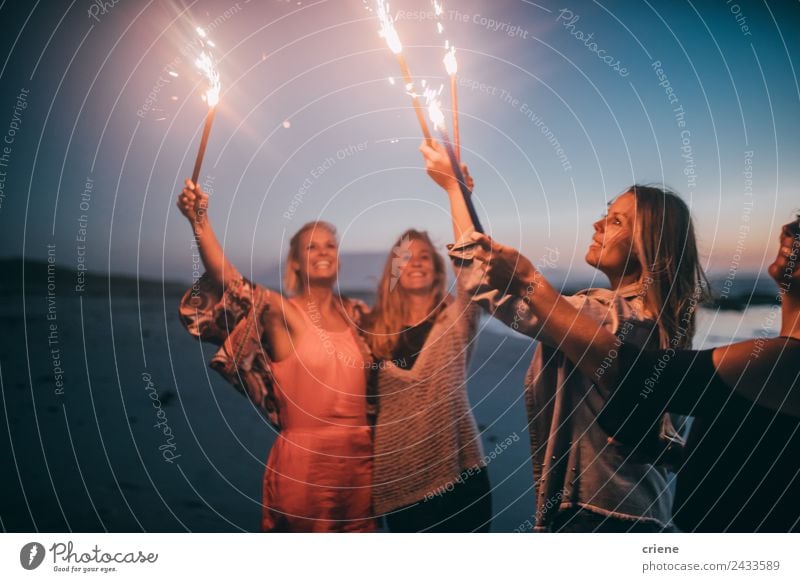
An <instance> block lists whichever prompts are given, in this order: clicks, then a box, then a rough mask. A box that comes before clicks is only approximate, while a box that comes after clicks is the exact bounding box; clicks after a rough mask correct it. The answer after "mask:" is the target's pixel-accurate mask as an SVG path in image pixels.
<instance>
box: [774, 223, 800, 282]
mask: <svg viewBox="0 0 800 582" xmlns="http://www.w3.org/2000/svg"><path fill="white" fill-rule="evenodd" d="M779 238H780V243H781V246H780V249H778V256H777V257H776V258H775V261H773V263H772V264H771V265H770V266H769V269H768V270H769V276H770V277H772V278H773V279H774V280H775V282H776V283H777V284H778V285H780V286H781V287H783V288H787V285H790V286H789V288H788V290H789V292H791V293H792V294H793V295H798V294H800V227H798V225H797V223H796V222H790V223H789V224H785V225H784V226H783V228H782V229H781V234H780V237H779Z"/></svg>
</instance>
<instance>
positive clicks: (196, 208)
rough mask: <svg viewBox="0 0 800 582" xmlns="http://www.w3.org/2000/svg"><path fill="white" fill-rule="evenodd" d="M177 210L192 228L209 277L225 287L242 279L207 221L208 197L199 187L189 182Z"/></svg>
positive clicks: (182, 193)
mask: <svg viewBox="0 0 800 582" xmlns="http://www.w3.org/2000/svg"><path fill="white" fill-rule="evenodd" d="M178 208H179V209H180V211H181V213H182V214H183V215H184V216H185V217H186V218H187V219H188V220H189V223H190V224H191V225H192V231H193V232H194V238H195V241H196V242H197V247H198V250H199V251H200V258H201V259H202V260H203V265H204V266H205V268H206V272H207V273H208V275H209V277H211V279H212V280H213V281H214V282H216V283H218V284H219V285H222V286H223V287H227V286H228V285H229V284H231V283H232V282H233V281H235V280H237V279H239V278H241V274H240V273H239V271H238V270H237V269H236V267H234V266H233V264H231V263H230V261H228V259H227V258H226V257H225V253H224V251H223V250H222V245H221V244H219V240H217V236H216V235H215V234H214V229H213V228H212V227H211V220H210V219H209V217H208V194H206V193H205V192H203V190H202V189H201V188H200V186H199V185H195V184H193V183H192V181H191V180H186V184H185V186H184V188H183V191H182V192H181V194H180V195H179V196H178Z"/></svg>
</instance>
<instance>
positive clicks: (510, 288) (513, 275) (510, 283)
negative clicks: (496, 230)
mask: <svg viewBox="0 0 800 582" xmlns="http://www.w3.org/2000/svg"><path fill="white" fill-rule="evenodd" d="M472 240H473V241H475V243H476V244H477V245H478V248H477V249H476V251H475V258H476V259H478V260H479V261H483V262H484V263H486V274H485V281H486V283H487V284H488V285H489V286H491V287H493V288H494V289H499V290H500V291H503V292H506V293H509V294H511V295H517V296H519V297H523V298H525V299H530V296H531V295H533V293H534V292H535V290H536V287H537V286H538V285H539V280H540V277H541V275H540V274H539V271H538V270H537V269H536V267H534V266H533V263H531V262H530V261H529V260H528V259H527V258H526V257H524V256H523V255H522V254H520V252H519V251H518V250H516V249H514V248H512V247H507V246H505V245H502V244H500V243H498V242H497V241H495V240H493V239H492V238H491V237H489V236H487V235H485V234H481V233H477V232H476V233H473V234H472Z"/></svg>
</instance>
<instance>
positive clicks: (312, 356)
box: [180, 274, 376, 532]
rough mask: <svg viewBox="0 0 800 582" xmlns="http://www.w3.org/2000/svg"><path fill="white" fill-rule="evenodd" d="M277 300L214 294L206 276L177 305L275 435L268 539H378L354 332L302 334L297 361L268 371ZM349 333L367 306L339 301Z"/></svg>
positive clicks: (246, 284) (254, 293) (244, 291)
mask: <svg viewBox="0 0 800 582" xmlns="http://www.w3.org/2000/svg"><path fill="white" fill-rule="evenodd" d="M285 300H286V299H285V298H283V297H281V296H280V295H279V294H277V293H275V292H273V291H270V290H269V289H266V288H264V287H261V286H260V285H255V284H253V283H251V282H250V281H248V280H247V279H245V278H243V277H242V278H239V279H237V280H235V281H232V282H230V283H229V284H228V285H227V286H226V287H225V288H222V287H220V286H219V285H217V284H216V283H214V282H213V280H212V279H211V278H210V277H209V276H208V275H207V274H204V275H203V276H202V277H201V278H200V279H199V280H198V281H197V282H196V283H195V285H193V286H192V288H191V289H189V290H187V292H186V293H185V294H184V296H183V298H182V300H181V303H180V318H181V322H182V323H183V325H184V326H185V327H186V329H187V331H188V332H189V333H190V334H192V335H194V336H196V337H198V338H199V339H201V340H203V341H207V342H210V343H213V344H217V345H218V346H219V349H218V350H217V352H216V353H215V354H214V356H213V357H212V358H211V362H210V365H211V367H212V368H213V369H214V370H216V371H217V372H218V373H219V374H220V375H221V376H222V377H223V378H225V379H226V380H227V381H228V382H230V384H231V385H232V386H234V387H235V388H236V389H237V390H238V391H240V392H241V393H242V394H244V395H245V396H247V397H248V398H249V399H250V401H251V402H253V404H254V405H255V406H257V407H258V408H259V409H260V410H261V411H262V412H263V413H264V415H265V416H266V418H267V420H269V422H270V423H271V424H272V425H273V426H274V427H275V428H276V430H277V431H278V438H277V439H276V441H275V443H274V445H273V447H272V450H271V451H270V454H269V458H268V459H267V464H266V471H265V473H264V485H263V513H262V521H261V525H262V529H263V530H264V531H284V532H309V531H311V532H316V531H325V532H331V531H374V530H375V529H376V522H375V520H374V519H373V517H372V516H373V512H372V438H371V429H370V426H369V423H368V411H370V413H371V414H374V410H373V408H374V405H373V404H370V402H369V399H368V398H367V373H368V370H367V365H368V363H369V362H368V361H367V360H365V355H364V352H362V351H361V349H360V346H361V344H360V343H359V340H358V339H357V338H356V336H355V332H354V331H351V330H348V331H344V332H329V331H327V330H324V329H322V328H321V327H319V326H318V325H316V324H315V323H314V321H312V319H311V317H310V316H309V315H308V313H307V312H306V310H305V309H304V306H303V305H302V304H301V303H300V302H299V300H294V301H295V305H297V306H298V307H299V308H300V312H301V313H303V314H304V316H305V317H306V320H307V323H308V327H307V330H306V332H305V333H304V334H302V336H301V337H300V338H299V339H298V340H297V343H296V345H295V346H294V348H295V350H294V353H293V354H292V355H291V356H290V357H288V358H286V359H285V360H282V361H280V362H273V361H271V359H270V358H269V355H268V351H267V350H266V349H265V346H264V345H263V343H262V342H263V329H262V327H261V323H260V321H261V315H262V313H263V312H264V310H267V309H271V308H273V307H274V306H273V305H272V304H273V302H275V301H285ZM341 300H342V307H343V308H344V310H345V311H346V313H347V316H348V319H350V320H351V321H353V322H354V323H355V324H357V323H358V321H359V320H360V318H361V317H362V316H363V313H364V311H365V310H366V306H364V305H363V304H361V303H360V302H358V301H353V300H350V299H347V298H341Z"/></svg>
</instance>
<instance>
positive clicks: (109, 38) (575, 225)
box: [0, 0, 800, 279]
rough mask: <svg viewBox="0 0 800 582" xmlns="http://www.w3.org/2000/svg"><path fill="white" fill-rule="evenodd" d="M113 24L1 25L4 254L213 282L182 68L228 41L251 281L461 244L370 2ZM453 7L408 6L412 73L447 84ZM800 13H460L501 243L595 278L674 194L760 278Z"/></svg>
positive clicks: (123, 18)
mask: <svg viewBox="0 0 800 582" xmlns="http://www.w3.org/2000/svg"><path fill="white" fill-rule="evenodd" d="M94 5H95V4H93V3H90V2H56V1H53V2H47V3H44V2H38V3H30V2H22V1H20V0H17V1H11V0H6V1H5V2H3V3H1V4H0V16H1V17H0V22H2V24H0V30H2V34H0V43H2V44H3V45H4V46H3V48H4V50H3V53H2V54H3V57H2V58H3V62H1V63H0V67H2V68H1V69H0V80H2V83H1V84H0V87H2V88H1V89H0V134H2V135H0V139H3V138H4V137H9V131H13V132H14V135H13V136H11V139H12V143H11V144H10V146H9V147H10V153H9V154H8V159H7V165H6V166H4V167H0V171H3V172H5V175H4V176H0V179H3V180H4V182H2V184H3V190H2V194H3V197H2V198H0V200H2V206H0V229H1V230H0V233H2V234H0V236H2V247H0V248H2V252H1V253H0V254H1V255H2V256H4V257H13V256H22V255H24V256H26V257H32V258H42V257H44V256H45V255H46V250H47V245H48V244H55V245H56V256H57V261H58V263H59V264H60V265H61V266H64V267H67V268H75V267H76V265H77V263H78V260H79V253H80V252H81V251H85V253H86V255H85V256H86V261H87V264H88V266H89V268H90V269H93V270H97V271H106V270H109V269H110V270H111V271H112V272H114V273H137V272H138V273H141V274H142V275H145V276H148V277H150V276H152V277H161V276H162V275H163V276H166V277H167V278H170V279H187V278H189V277H190V276H191V271H192V266H193V265H192V260H191V249H190V231H189V228H188V226H187V224H185V221H184V219H183V218H182V217H181V216H180V215H179V213H178V211H177V209H176V208H175V197H176V194H177V191H178V188H179V184H180V183H181V182H182V180H183V178H184V177H186V176H188V175H189V174H190V173H191V169H192V164H193V161H194V155H195V152H196V148H197V144H198V141H199V134H200V131H201V129H202V123H203V118H204V114H205V111H206V106H205V104H204V103H203V102H202V101H201V99H200V92H201V87H200V86H199V85H198V78H197V76H196V74H195V73H194V71H193V67H192V66H191V63H189V62H188V60H187V59H186V58H185V57H181V48H182V47H184V46H185V45H186V43H187V42H188V41H189V40H190V39H191V36H192V35H191V31H192V29H193V27H194V26H195V25H200V26H206V27H208V28H209V29H210V36H211V38H213V40H214V41H215V43H216V45H217V49H218V50H217V55H218V57H219V59H220V63H219V68H220V72H221V77H222V83H223V93H222V102H221V105H220V108H219V112H218V115H217V119H216V121H215V125H214V128H213V131H212V135H211V141H210V143H209V148H208V154H207V157H206V162H205V166H204V171H203V176H204V180H205V181H206V183H207V184H208V185H209V186H210V187H211V188H212V189H213V196H212V203H211V204H212V206H211V216H212V219H213V220H214V222H215V224H216V226H217V230H218V232H219V234H220V237H221V238H224V240H225V246H226V250H227V252H228V254H229V255H230V257H231V258H232V259H233V260H234V261H235V262H237V263H238V264H239V265H240V266H241V268H242V269H243V270H245V271H249V270H250V269H251V265H252V269H253V270H254V271H255V272H257V273H258V272H263V271H266V270H267V269H268V268H269V267H271V266H272V265H274V264H275V263H276V262H277V261H278V258H279V256H280V255H281V254H282V252H283V249H284V246H285V244H286V242H287V241H288V238H289V237H290V236H291V234H292V233H293V232H294V230H296V229H297V228H298V227H299V226H300V225H301V224H302V223H303V222H305V221H306V220H311V219H315V218H318V217H319V218H323V219H325V220H329V221H331V222H333V223H334V224H336V225H337V226H338V228H339V231H340V234H341V239H342V248H343V250H344V251H351V252H364V251H378V252H384V251H388V250H389V248H390V246H391V244H392V242H393V240H394V239H395V238H396V236H397V235H398V234H399V233H400V232H402V231H403V230H404V229H406V228H407V227H410V226H414V227H417V228H425V229H428V230H430V231H431V232H432V234H433V235H434V238H435V239H436V240H437V241H439V242H440V243H442V244H444V243H446V242H449V240H450V236H451V235H450V223H449V218H448V214H447V207H446V200H445V198H444V196H443V194H442V193H441V192H440V191H439V190H438V189H437V188H436V187H435V186H434V185H433V183H432V182H430V180H429V179H428V178H427V176H426V175H425V173H424V171H423V169H422V162H421V157H420V154H419V152H418V151H417V148H418V146H419V143H420V142H421V135H420V131H419V128H418V126H417V124H416V120H415V117H414V114H413V111H412V110H411V109H410V100H409V99H408V98H407V97H406V96H405V95H404V93H403V90H402V88H401V87H400V86H399V85H397V84H396V85H392V84H390V83H389V82H388V80H387V79H388V77H390V76H391V77H397V76H398V74H399V69H398V67H397V63H396V61H395V60H394V59H393V57H392V55H391V53H390V52H389V51H388V50H387V49H386V47H385V44H384V43H383V41H382V40H381V39H380V38H379V37H378V35H377V30H378V24H377V22H376V20H375V18H374V14H373V13H372V12H370V11H369V10H367V9H366V7H368V6H370V5H371V3H366V4H365V3H364V2H362V1H361V0H352V1H351V0H328V1H324V0H322V1H318V2H285V1H272V2H256V1H255V0H254V1H251V2H246V1H244V0H240V1H239V2H238V3H237V2H233V3H232V2H229V1H227V0H225V1H202V0H199V1H196V2H184V3H173V4H169V3H164V2H144V1H137V2H134V1H133V0H120V1H119V2H118V3H117V4H115V5H113V6H109V7H108V8H107V9H106V10H105V13H101V12H100V11H99V9H96V8H95V9H94V10H95V12H94V16H92V15H91V14H90V10H92V8H91V7H92V6H94ZM430 6H431V5H430V2H428V1H416V0H410V1H401V0H395V1H394V2H392V3H391V10H392V12H393V13H394V14H395V16H396V17H397V23H396V24H397V29H398V32H399V34H400V36H401V37H402V39H403V42H404V44H405V45H406V49H405V54H406V56H407V58H408V62H409V65H410V68H411V71H412V74H413V75H414V76H415V77H417V78H418V79H422V78H424V79H426V80H427V81H428V82H430V83H436V84H438V83H442V82H445V81H446V79H445V78H444V68H443V66H442V64H441V58H442V57H443V54H444V51H443V49H442V47H441V41H442V38H443V37H441V36H439V35H438V34H437V32H436V27H435V23H434V21H433V20H431V19H430V18H429V16H430V14H429V12H430V10H431V7H430ZM798 16H800V8H798V5H797V4H796V3H789V2H767V3H761V4H759V3H755V2H743V1H742V2H738V3H735V2H726V1H725V0H720V1H715V2H711V1H703V2H692V3H690V2H680V1H677V2H669V3H663V2H662V3H655V2H625V3H620V2H615V3H610V2H608V3H600V2H585V1H581V2H578V1H575V2H571V3H563V2H561V3H557V2H539V3H533V2H527V1H523V0H502V1H497V2H488V1H484V2H478V1H472V0H465V1H451V2H445V14H444V19H443V21H442V23H443V25H444V27H445V34H446V36H447V37H448V38H449V39H450V40H451V41H452V42H454V43H455V45H456V46H457V47H458V56H459V67H460V71H459V73H460V91H459V99H460V109H461V127H462V142H463V143H462V148H463V159H464V161H465V162H466V163H467V164H468V165H469V166H470V168H471V172H472V174H473V175H474V177H475V180H476V193H475V195H476V199H477V201H478V204H479V207H478V212H479V214H480V216H481V218H482V221H483V223H484V226H486V227H487V230H489V231H490V232H491V233H492V234H493V236H495V237H496V238H497V239H499V240H501V241H503V242H506V243H508V244H511V245H514V246H518V247H521V248H522V249H523V250H524V251H525V252H526V253H528V254H529V255H530V256H531V257H532V258H536V257H538V256H540V255H542V254H544V253H545V252H546V251H545V250H544V249H545V247H550V248H557V249H558V250H559V256H560V257H561V259H560V261H561V263H560V264H559V268H560V269H562V270H565V271H566V270H570V272H571V273H574V274H579V273H580V274H583V273H586V272H587V269H586V268H585V267H584V266H583V265H582V256H583V254H584V251H585V248H586V246H587V245H588V243H589V240H590V237H591V233H592V230H591V223H592V222H593V221H594V220H596V218H597V217H598V216H599V215H600V214H601V213H602V212H603V210H604V207H605V204H606V202H607V201H608V200H610V199H611V198H613V196H615V195H616V194H618V193H619V192H621V191H622V190H623V189H624V188H625V187H626V186H628V185H629V184H631V183H633V182H645V183H650V182H657V183H661V182H664V183H666V184H667V185H668V186H670V187H672V188H673V189H675V190H676V191H677V192H679V193H680V194H681V195H682V196H683V197H684V198H685V199H686V200H687V202H688V203H689V204H690V205H691V207H692V210H693V213H694V216H695V219H696V221H697V225H698V231H699V233H700V236H701V248H702V250H703V254H704V257H705V258H706V260H707V265H708V266H709V267H710V268H711V269H712V270H717V271H720V270H721V271H725V270H727V269H728V268H729V266H730V265H732V264H733V263H736V264H737V265H738V266H739V267H740V268H741V269H743V270H749V271H760V270H762V268H763V265H764V264H765V263H768V262H769V261H770V260H771V257H772V256H773V254H774V250H775V249H774V247H775V244H774V239H775V234H776V232H777V227H778V225H779V224H782V223H783V222H786V221H787V220H788V219H789V217H790V215H791V211H792V210H793V209H794V208H797V207H798V206H800V195H798V186H799V185H800V176H799V175H798V160H800V157H799V154H800V147H799V146H800V137H799V136H800V90H798V80H797V70H796V69H797V67H796V61H797V57H798V54H799V53H798V51H799V50H800V46H798V45H799V44H800V34H798V32H800V31H798V28H799V27H800V24H799V23H800V18H798ZM576 17H577V18H576ZM209 24H210V26H209ZM601 57H605V58H606V60H608V61H611V64H609V63H607V62H605V61H604V60H602V59H601ZM659 63H660V66H659ZM167 70H173V71H175V72H176V73H178V75H179V76H178V77H172V76H169V75H167V74H166V71H167ZM622 73H625V74H622ZM667 87H669V88H670V89H671V93H668V92H667ZM155 88H157V89H158V92H157V94H156V96H155V99H152V98H151V99H149V105H150V106H151V109H149V110H147V111H143V108H144V107H145V105H146V104H147V103H148V94H149V93H151V92H153V90H154V89H155ZM23 90H25V91H27V93H24V95H26V97H25V99H24V101H25V107H24V109H23V108H21V106H20V105H19V100H18V99H17V97H18V96H19V95H20V92H21V91H23ZM445 95H446V93H445ZM670 99H672V102H670ZM448 102H449V99H447V98H446V99H445V106H447V104H448ZM676 109H678V110H681V111H683V114H682V115H679V114H678V113H676ZM12 122H13V123H14V124H15V125H13V126H12ZM681 122H682V123H683V125H681ZM559 148H560V149H559ZM0 153H2V152H1V151H0ZM745 171H747V172H752V174H751V175H750V174H748V175H747V176H746V175H745ZM687 174H688V175H687ZM87 179H91V183H92V188H91V192H89V193H88V194H87V195H85V196H83V197H82V194H84V193H85V190H86V186H85V184H86V182H87ZM748 180H750V181H748ZM301 191H302V200H300V199H299V196H298V195H299V193H300V192H301ZM293 200H294V201H295V202H294V205H293ZM82 202H84V204H83V206H82V204H81V203H82ZM87 203H88V205H87ZM290 209H292V210H290ZM287 211H288V214H287ZM82 217H85V219H86V220H85V221H84V227H85V238H86V240H85V242H83V241H76V236H77V235H78V234H79V231H80V230H81V229H80V227H79V224H80V223H79V221H80V219H81V218H82ZM81 246H83V248H81ZM737 247H738V250H737Z"/></svg>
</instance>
